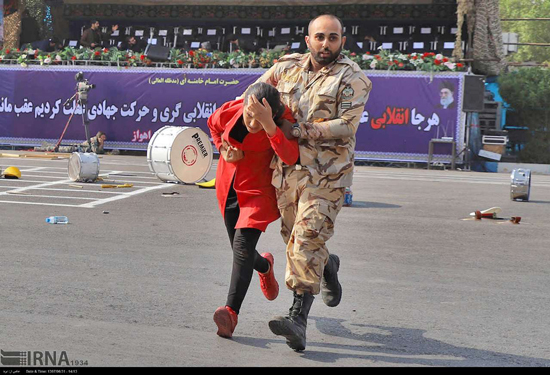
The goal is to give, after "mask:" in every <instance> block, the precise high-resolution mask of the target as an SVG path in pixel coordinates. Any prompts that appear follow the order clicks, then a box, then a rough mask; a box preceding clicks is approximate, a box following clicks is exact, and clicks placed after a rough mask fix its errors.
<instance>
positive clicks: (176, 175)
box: [147, 126, 213, 184]
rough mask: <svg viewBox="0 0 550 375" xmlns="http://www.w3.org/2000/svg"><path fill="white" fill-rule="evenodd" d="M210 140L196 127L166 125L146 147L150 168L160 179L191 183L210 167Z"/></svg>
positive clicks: (200, 177) (211, 156) (204, 174)
mask: <svg viewBox="0 0 550 375" xmlns="http://www.w3.org/2000/svg"><path fill="white" fill-rule="evenodd" d="M212 159H213V150H212V143H210V139H209V138H208V136H207V135H206V133H205V132H203V131H202V130H201V129H199V128H193V127H187V126H165V127H162V128H160V129H159V130H157V131H156V132H155V133H154V134H153V136H152V137H151V140H150V141H149V145H148V146H147V163H148V164H149V169H150V170H151V172H153V173H154V174H155V175H156V176H157V177H158V178H159V179H160V180H161V181H164V182H182V183H184V184H193V183H195V182H197V181H200V180H202V179H203V178H204V177H205V176H206V175H207V174H208V172H209V171H210V168H211V167H212Z"/></svg>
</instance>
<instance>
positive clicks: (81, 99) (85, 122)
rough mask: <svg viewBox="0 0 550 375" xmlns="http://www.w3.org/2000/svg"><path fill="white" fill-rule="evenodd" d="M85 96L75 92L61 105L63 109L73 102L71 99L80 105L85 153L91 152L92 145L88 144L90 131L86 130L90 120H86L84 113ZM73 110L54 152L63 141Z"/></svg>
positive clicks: (85, 113)
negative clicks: (86, 143) (85, 145)
mask: <svg viewBox="0 0 550 375" xmlns="http://www.w3.org/2000/svg"><path fill="white" fill-rule="evenodd" d="M86 97H87V95H86V94H85V95H81V93H80V92H79V91H77V92H76V93H75V94H74V95H73V96H71V97H70V98H69V99H67V101H66V102H65V103H64V104H63V107H66V106H67V105H68V104H69V103H71V102H72V101H73V99H76V102H77V103H78V104H79V105H80V107H81V108H82V125H83V126H84V132H85V134H86V141H87V142H88V147H87V148H86V150H84V151H85V152H91V150H92V145H91V142H90V131H89V130H88V124H89V123H90V120H89V119H88V114H87V112H86V103H87V101H88V100H87V98H86ZM74 112H75V111H74V110H73V113H71V116H70V117H69V120H68V121H67V124H66V125H65V129H63V133H61V137H59V140H58V141H57V144H56V145H55V147H54V152H58V151H59V145H60V144H61V141H62V140H63V136H64V135H65V132H66V131H67V128H68V127H69V124H70V123H71V120H72V119H73V116H74Z"/></svg>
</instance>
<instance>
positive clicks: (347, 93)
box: [342, 86, 355, 100]
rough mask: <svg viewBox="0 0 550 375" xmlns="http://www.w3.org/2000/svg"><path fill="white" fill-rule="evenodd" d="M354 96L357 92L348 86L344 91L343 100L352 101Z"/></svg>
mask: <svg viewBox="0 0 550 375" xmlns="http://www.w3.org/2000/svg"><path fill="white" fill-rule="evenodd" d="M353 94H355V91H353V89H352V88H351V86H346V88H345V89H344V90H343V91H342V100H351V98H353Z"/></svg>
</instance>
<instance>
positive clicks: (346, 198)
mask: <svg viewBox="0 0 550 375" xmlns="http://www.w3.org/2000/svg"><path fill="white" fill-rule="evenodd" d="M352 203H353V193H352V191H351V189H350V188H349V187H347V188H346V192H345V195H344V206H346V207H349V206H351V204H352Z"/></svg>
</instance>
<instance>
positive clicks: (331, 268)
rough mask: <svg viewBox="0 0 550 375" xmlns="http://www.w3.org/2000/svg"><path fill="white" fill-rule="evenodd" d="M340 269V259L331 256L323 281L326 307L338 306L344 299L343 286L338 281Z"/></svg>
mask: <svg viewBox="0 0 550 375" xmlns="http://www.w3.org/2000/svg"><path fill="white" fill-rule="evenodd" d="M338 269H340V258H338V256H337V255H334V254H330V255H329V257H328V262H327V265H326V266H325V269H324V270H323V279H322V280H321V296H322V297H323V302H324V303H325V305H327V306H329V307H335V306H338V304H339V303H340V300H341V299H342V285H340V282H339V281H338Z"/></svg>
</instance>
